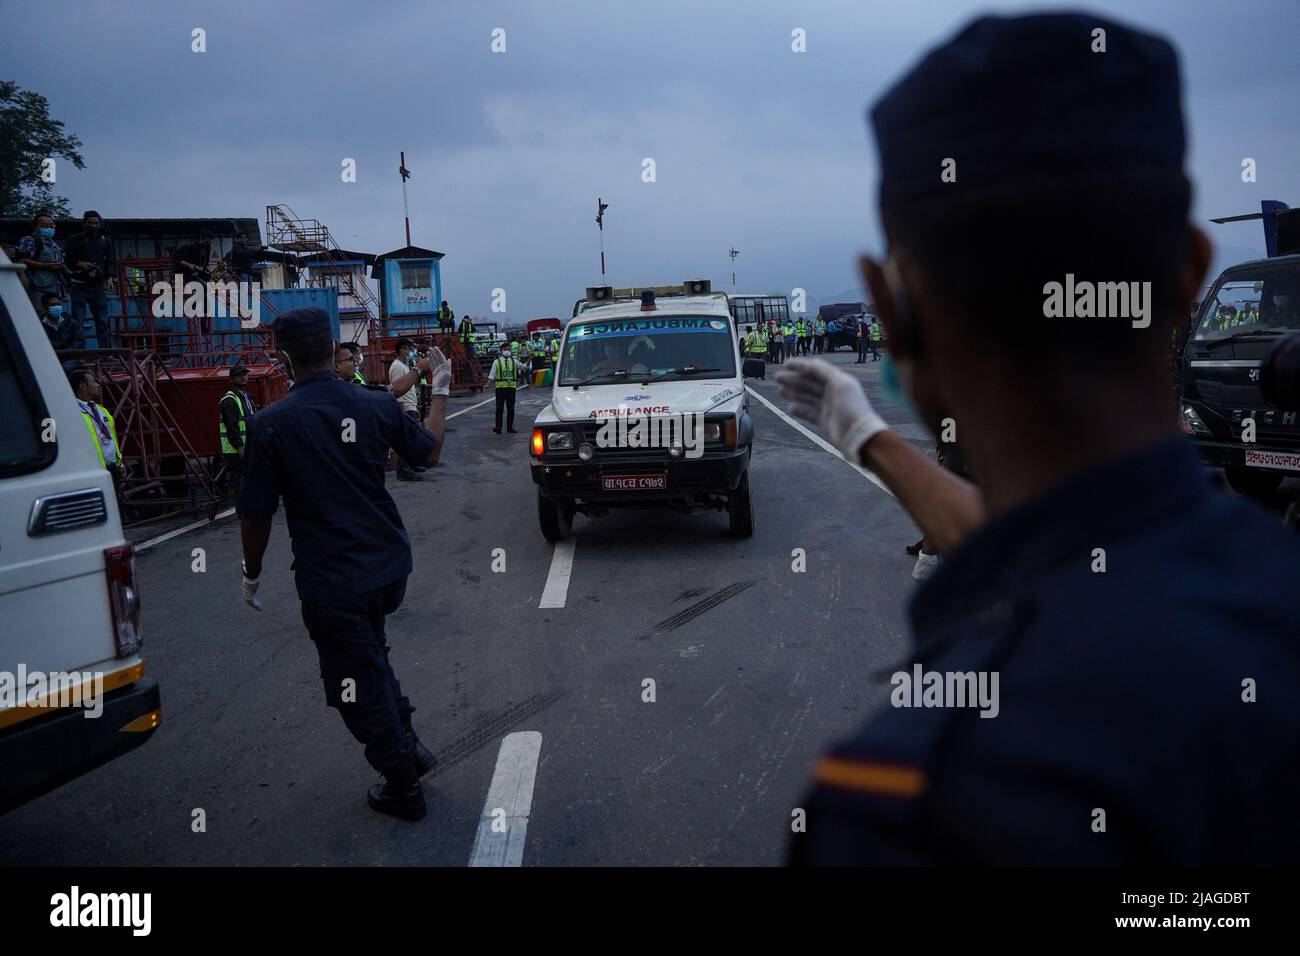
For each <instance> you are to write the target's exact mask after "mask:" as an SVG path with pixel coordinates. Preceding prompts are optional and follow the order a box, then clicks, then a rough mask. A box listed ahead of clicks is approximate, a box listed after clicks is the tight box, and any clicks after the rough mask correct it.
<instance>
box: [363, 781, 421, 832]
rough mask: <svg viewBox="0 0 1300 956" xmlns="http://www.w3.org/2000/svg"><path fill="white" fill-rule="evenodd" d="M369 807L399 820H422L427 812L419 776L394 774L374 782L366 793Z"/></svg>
mask: <svg viewBox="0 0 1300 956" xmlns="http://www.w3.org/2000/svg"><path fill="white" fill-rule="evenodd" d="M366 802H367V803H369V804H370V807H371V809H373V810H378V811H379V812H380V813H386V814H388V815H389V816H390V817H397V818H398V819H399V820H411V821H415V820H423V819H424V815H425V814H426V813H427V812H428V810H429V808H428V805H427V804H426V803H425V802H424V791H423V790H422V789H420V778H419V777H414V778H412V777H410V776H406V775H397V774H394V775H393V776H392V777H389V778H387V779H385V781H384V782H383V783H377V784H374V785H373V786H372V787H371V788H370V791H369V792H368V793H367V794H366Z"/></svg>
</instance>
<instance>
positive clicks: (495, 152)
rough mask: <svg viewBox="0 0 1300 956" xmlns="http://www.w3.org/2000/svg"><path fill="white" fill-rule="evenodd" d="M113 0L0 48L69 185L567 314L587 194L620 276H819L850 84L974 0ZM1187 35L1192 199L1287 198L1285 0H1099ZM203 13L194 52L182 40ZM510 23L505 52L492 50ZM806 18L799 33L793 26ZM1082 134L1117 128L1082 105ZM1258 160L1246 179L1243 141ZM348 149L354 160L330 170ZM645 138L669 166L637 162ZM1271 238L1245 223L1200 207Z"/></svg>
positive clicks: (119, 211) (1297, 146) (56, 14)
mask: <svg viewBox="0 0 1300 956" xmlns="http://www.w3.org/2000/svg"><path fill="white" fill-rule="evenodd" d="M809 6H810V5H807V4H802V3H741V2H735V3H708V4H703V3H697V2H678V0H674V2H656V3H653V4H650V3H646V4H640V3H597V2H590V3H560V2H558V0H553V2H520V3H490V2H479V3H449V2H434V3H430V2H423V0H422V2H411V3H390V2H383V3H373V4H360V3H354V2H343V0H313V2H302V3H276V4H263V3H225V4H209V3H202V4H199V3H193V4H190V3H165V2H154V0H135V2H131V3H108V2H105V3H86V4H76V5H73V4H65V3H47V4H28V5H9V6H8V7H7V11H6V33H5V35H4V37H3V38H2V39H0V57H2V59H3V62H4V63H5V64H6V65H7V66H8V71H7V75H8V76H11V77H12V78H14V79H15V80H17V81H18V82H19V83H20V84H22V85H24V86H26V87H28V88H31V89H35V90H37V91H39V92H41V93H43V94H44V95H46V96H47V97H48V98H49V99H50V101H51V104H52V107H53V110H54V112H55V115H56V116H58V117H59V118H61V119H63V120H65V121H66V122H67V124H68V127H69V128H70V129H71V130H73V131H74V132H76V133H77V134H78V135H80V136H81V137H82V139H83V140H84V141H85V156H86V160H87V168H86V170H84V171H83V172H75V171H64V173H63V175H62V176H61V179H60V183H59V186H60V190H61V191H62V192H64V193H65V194H66V195H68V196H69V197H70V198H71V199H72V201H73V204H74V207H76V208H77V209H80V208H83V207H85V206H88V205H93V206H95V207H96V208H98V209H100V210H101V211H103V212H104V213H105V214H106V215H139V216H162V215H178V216H179V215H200V214H204V215H226V216H230V215H243V216H249V215H251V216H258V217H261V216H263V215H264V209H265V206H266V205H267V204H268V203H272V202H285V203H288V204H289V205H291V206H292V207H293V208H294V209H295V210H297V212H298V213H299V214H300V215H304V216H311V217H315V218H318V219H320V220H322V221H324V222H325V223H326V224H328V225H329V226H330V228H331V229H332V230H333V232H334V233H335V235H336V237H337V238H338V239H339V240H340V242H342V243H344V244H345V245H347V246H349V247H353V248H362V249H368V250H371V251H383V250H386V249H389V248H393V247H395V246H397V245H400V244H401V243H402V241H403V237H402V223H401V209H402V204H401V192H400V188H399V182H398V179H397V176H396V166H397V154H398V151H399V150H405V151H406V154H407V162H408V165H409V166H410V167H411V168H412V169H413V170H414V173H415V176H414V178H413V179H412V180H411V182H410V186H409V188H410V198H411V215H412V220H413V237H414V239H415V241H416V242H417V243H419V244H422V245H427V246H432V247H434V248H437V249H440V250H442V251H444V252H446V253H447V259H446V261H445V263H444V279H445V283H446V291H447V294H448V297H449V298H450V299H451V300H452V302H453V304H455V305H456V306H457V308H458V311H462V312H463V311H469V312H474V313H483V312H486V311H487V309H488V303H489V297H490V293H491V290H492V289H493V288H495V287H503V288H505V289H506V290H507V293H508V297H509V298H508V303H509V307H510V312H509V317H510V318H511V319H523V318H527V317H531V316H534V315H544V314H564V313H565V312H567V309H568V308H569V307H570V306H571V305H572V302H573V299H574V298H575V297H576V295H577V293H578V292H579V291H580V290H581V289H582V287H584V286H585V285H587V284H588V283H590V282H591V281H593V280H594V278H595V277H596V274H597V272H598V268H597V267H598V255H597V254H598V245H597V235H596V230H595V224H594V222H593V217H594V214H595V208H594V207H595V198H596V195H597V194H600V195H602V196H604V197H605V199H606V200H607V201H609V202H611V208H610V211H609V214H608V220H607V228H606V249H607V253H608V259H609V262H610V266H611V271H612V278H613V279H614V280H615V281H617V282H642V281H656V282H668V281H676V280H679V279H682V278H686V277H688V276H695V275H705V276H710V277H712V278H714V279H715V280H717V281H719V282H722V281H723V280H724V278H725V277H726V276H727V275H728V273H729V269H730V263H729V261H728V260H727V256H726V250H727V249H728V247H729V246H731V245H735V246H736V247H738V248H739V249H740V250H741V257H740V259H739V261H738V263H737V271H738V273H739V278H740V284H741V285H743V286H745V287H748V288H750V289H758V290H764V291H770V290H777V289H786V290H788V289H791V288H794V287H796V286H798V287H802V288H805V289H807V290H808V291H809V293H810V294H812V295H814V296H816V295H819V294H829V293H831V292H834V291H836V290H841V289H846V288H853V287H854V286H856V284H857V277H856V275H855V272H854V265H853V262H854V256H855V254H856V252H857V251H858V250H860V249H863V248H878V246H879V234H878V226H877V221H876V217H875V213H874V206H873V201H872V194H873V190H874V186H875V169H874V160H873V157H872V150H871V143H870V140H869V138H868V136H867V133H866V129H865V125H864V122H863V111H864V108H865V106H866V105H867V103H868V102H869V101H871V100H873V99H874V98H875V97H876V96H878V95H879V94H880V93H881V92H882V91H883V90H884V89H885V88H886V87H887V85H888V84H889V83H890V82H891V81H892V80H893V79H894V78H895V77H896V76H897V75H898V74H899V73H900V72H901V70H903V69H904V68H906V66H907V65H909V64H910V63H911V62H913V61H914V60H915V59H916V58H917V57H918V56H920V55H921V54H922V53H923V52H924V51H925V50H926V49H928V48H929V47H931V46H933V45H934V44H935V43H937V42H940V41H941V40H942V39H943V38H945V37H946V36H948V35H950V34H951V33H952V32H954V31H955V30H956V29H957V28H958V27H959V26H960V25H961V24H962V23H963V22H964V21H965V20H967V19H968V18H969V17H970V16H972V15H974V14H975V13H976V12H978V11H979V10H980V9H981V8H980V7H976V6H974V5H971V4H965V3H948V2H945V3H927V4H925V5H924V6H923V8H922V7H920V6H918V5H916V4H892V5H882V4H863V3H819V4H816V5H811V7H812V8H811V9H809V8H808V7H809ZM1098 9H1100V10H1104V11H1107V12H1108V14H1109V15H1111V16H1115V17H1117V18H1120V19H1125V20H1131V21H1133V22H1136V23H1138V24H1140V25H1143V26H1146V27H1148V28H1151V29H1155V30H1158V31H1160V32H1163V33H1165V34H1167V35H1168V36H1170V37H1171V38H1172V39H1173V40H1174V42H1175V43H1176V44H1177V45H1178V47H1179V49H1180V51H1181V53H1182V56H1183V61H1184V66H1185V71H1186V83H1187V110H1188V116H1189V125H1190V127H1191V134H1192V136H1191V144H1192V149H1191V157H1190V165H1191V171H1192V175H1193V179H1194V181H1195V182H1196V185H1197V194H1196V195H1197V199H1196V215H1197V216H1198V217H1199V218H1201V219H1205V218H1208V217H1209V216H1212V215H1224V214H1230V213H1236V212H1247V211H1252V210H1254V209H1257V208H1258V203H1259V200H1260V199H1261V198H1278V199H1282V200H1284V201H1300V196H1296V195H1294V194H1292V193H1290V192H1288V191H1289V190H1294V188H1295V184H1296V183H1297V182H1300V175H1298V174H1300V133H1298V132H1297V128H1296V126H1295V124H1294V123H1293V122H1292V121H1291V120H1292V116H1293V111H1294V104H1293V96H1294V90H1295V89H1297V88H1300V68H1297V61H1296V58H1295V57H1294V50H1293V44H1292V38H1293V37H1294V36H1295V35H1296V34H1297V27H1300V13H1297V8H1296V6H1295V4H1294V2H1292V0H1277V2H1273V0H1264V2H1257V3H1252V4H1251V5H1250V8H1249V15H1248V16H1247V15H1244V14H1243V13H1242V12H1241V11H1240V10H1238V9H1236V8H1233V7H1231V6H1230V5H1225V4H1218V3H1210V2H1181V0H1180V2H1174V0H1169V2H1160V3H1133V2H1127V3H1105V4H1101V5H1098ZM195 27H202V28H203V29H205V30H206V31H207V44H208V52H207V53H205V54H195V53H192V52H191V51H190V31H191V30H192V29H193V28H195ZM496 27H501V28H504V29H505V30H506V42H507V52H506V53H505V54H500V55H497V54H493V53H491V52H490V49H489V44H490V42H491V31H492V30H493V29H494V28H496ZM795 28H802V29H805V30H806V31H807V36H808V52H807V53H806V54H799V55H796V54H794V53H792V52H791V51H790V32H791V30H793V29H795ZM1098 135H1105V131H1104V130H1099V131H1098ZM1247 156H1249V157H1252V158H1254V159H1255V160H1256V162H1257V163H1258V168H1259V181H1258V183H1256V184H1243V183H1242V182H1241V181H1240V162H1241V160H1242V158H1243V157H1247ZM344 157H351V158H354V159H356V160H357V163H358V170H359V180H358V182H357V183H355V184H344V183H342V182H341V180H340V177H339V172H340V162H341V161H342V159H343V158H344ZM645 157H652V158H654V159H655V161H656V164H657V176H658V181H657V182H655V183H653V184H646V183H642V182H641V179H640V176H641V162H642V159H643V158H645ZM1209 228H1210V229H1211V230H1212V232H1211V235H1212V236H1213V237H1214V238H1215V239H1216V241H1218V242H1220V243H1222V244H1223V245H1225V246H1234V247H1243V246H1245V247H1252V248H1262V240H1261V239H1260V235H1259V229H1258V226H1257V225H1255V224H1243V225H1239V226H1229V227H1213V226H1211V227H1209Z"/></svg>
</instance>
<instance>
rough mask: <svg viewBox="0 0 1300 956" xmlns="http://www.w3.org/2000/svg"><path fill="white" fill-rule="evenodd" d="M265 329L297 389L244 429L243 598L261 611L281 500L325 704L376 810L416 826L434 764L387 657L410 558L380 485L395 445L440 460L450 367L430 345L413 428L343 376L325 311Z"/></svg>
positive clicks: (378, 396)
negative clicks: (365, 776) (373, 779)
mask: <svg viewBox="0 0 1300 956" xmlns="http://www.w3.org/2000/svg"><path fill="white" fill-rule="evenodd" d="M272 330H273V332H274V333H275V338H276V342H277V344H278V346H279V347H280V349H281V350H282V351H283V353H284V356H285V359H286V361H287V363H288V365H289V369H290V373H291V375H292V377H293V379H294V385H293V388H292V389H291V390H290V391H289V394H288V395H287V396H285V397H284V398H282V399H280V400H279V401H278V402H276V403H274V404H272V405H269V406H267V407H266V408H264V409H262V410H261V411H260V412H258V413H257V414H256V415H255V416H254V417H253V420H252V421H251V422H250V423H249V426H248V435H247V446H248V447H247V451H246V453H245V461H244V465H245V473H244V485H243V489H242V491H241V493H240V496H239V504H238V513H239V517H240V533H241V537H242V539H243V547H244V598H245V600H246V601H247V602H248V603H249V604H250V605H251V606H252V607H254V608H257V609H258V610H260V609H261V603H260V600H259V599H258V597H257V591H258V587H259V584H260V579H261V574H262V556H263V554H264V553H265V551H266V545H267V541H268V539H269V538H270V534H271V518H272V516H273V515H274V514H275V511H276V507H277V505H278V503H279V501H280V500H281V499H283V500H284V510H285V519H286V522H287V524H288V527H289V536H290V538H291V541H292V545H293V556H294V563H293V570H294V578H295V582H296V584H297V589H298V597H299V599H300V600H301V602H302V619H303V623H304V624H305V625H306V627H307V632H308V634H309V635H310V636H311V639H312V641H313V642H314V643H315V645H316V650H317V653H318V654H319V657H320V669H321V678H322V680H323V681H324V683H325V701H326V703H327V704H328V705H329V706H330V707H334V708H337V709H338V710H339V712H340V714H341V715H342V717H343V722H344V723H345V724H346V725H347V728H348V730H350V731H351V732H352V735H353V736H354V737H356V739H357V740H358V741H360V742H361V743H362V744H364V745H365V755H366V759H367V760H368V761H369V762H370V764H371V766H373V767H374V768H375V769H376V770H377V771H379V773H380V774H382V775H383V777H384V783H382V784H376V785H375V786H373V787H371V788H370V791H369V794H368V799H369V802H370V806H372V807H373V808H374V809H376V810H378V811H380V812H382V813H387V814H390V815H393V816H397V817H401V818H402V819H407V820H418V819H420V818H422V817H423V816H424V815H425V810H426V808H425V800H424V794H423V792H422V791H421V789H420V777H421V776H423V775H424V774H426V773H428V772H429V771H430V770H431V769H433V766H434V764H435V763H436V760H435V758H434V756H433V754H432V753H430V752H429V751H428V750H427V749H426V748H425V747H424V745H423V744H421V743H420V740H419V738H418V737H417V736H416V734H415V731H414V730H413V729H412V727H411V714H412V712H413V711H414V709H415V708H414V707H412V706H411V703H410V701H409V700H408V699H407V698H406V696H405V695H404V694H403V693H402V689H401V686H400V685H399V684H398V682H397V677H396V675H395V674H394V673H393V668H392V665H391V664H390V663H389V660H388V643H387V641H386V639H385V635H384V618H385V616H387V615H389V614H392V613H393V612H394V611H396V610H397V608H398V606H399V605H400V604H401V603H402V598H403V596H404V595H405V593H406V579H407V576H408V575H409V574H410V573H411V570H412V562H411V543H410V539H409V538H408V537H407V533H406V529H405V527H404V526H403V525H402V518H401V516H400V515H399V514H398V512H397V506H396V505H395V504H394V503H393V499H392V498H390V497H389V495H388V492H387V491H386V490H385V489H384V465H385V463H386V461H387V458H388V449H389V448H392V449H394V450H395V451H396V452H397V454H399V455H401V456H402V457H403V458H404V459H405V460H406V462H407V463H408V464H409V465H412V466H415V465H424V466H430V467H431V466H433V465H435V464H437V462H438V457H439V454H440V453H441V451H442V444H443V435H444V428H445V426H444V418H445V415H446V404H447V393H448V388H449V386H450V384H451V363H450V362H449V361H448V360H447V359H446V358H445V357H444V356H443V354H442V352H441V351H439V350H437V349H434V350H433V354H432V356H431V360H430V367H429V376H430V384H431V387H432V390H433V393H434V394H433V399H432V402H431V405H430V409H429V414H428V417H427V418H426V419H425V421H424V423H423V425H421V424H419V423H418V422H416V421H414V420H412V419H411V418H408V417H407V416H406V415H403V414H402V412H401V410H400V409H399V408H398V406H397V402H396V401H395V400H394V399H393V396H392V395H391V394H390V393H389V392H388V390H387V389H386V388H383V387H382V386H379V387H369V386H358V385H356V384H355V383H352V382H347V381H343V380H342V379H340V378H339V377H338V375H337V374H336V373H335V370H334V357H335V349H336V343H335V341H334V339H333V337H332V335H331V331H330V324H329V317H328V316H327V315H326V313H325V312H324V311H323V310H321V309H315V308H305V309H294V310H292V311H289V312H285V313H283V314H282V315H280V316H279V317H278V318H277V319H276V321H275V323H274V325H273V326H272Z"/></svg>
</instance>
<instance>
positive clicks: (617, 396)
mask: <svg viewBox="0 0 1300 956" xmlns="http://www.w3.org/2000/svg"><path fill="white" fill-rule="evenodd" d="M749 364H757V365H758V366H759V369H758V370H757V372H756V374H761V366H762V363H761V362H757V363H745V362H742V360H741V357H740V354H739V341H738V339H737V333H736V326H735V323H734V322H733V321H732V315H731V311H730V309H729V307H728V302H727V296H726V294H725V293H721V292H717V293H715V292H713V291H712V290H711V287H710V284H709V283H708V282H707V281H706V280H702V279H696V280H691V281H689V282H686V283H683V284H682V285H681V286H660V287H655V288H647V289H641V290H638V289H628V290H615V289H612V288H609V287H608V286H599V287H593V288H591V289H588V290H587V296H586V298H585V299H579V300H578V302H577V304H576V305H575V306H574V317H573V319H572V320H571V321H570V322H569V324H568V326H567V328H565V330H564V338H563V339H562V340H561V345H560V355H559V361H558V364H557V366H556V369H555V377H554V383H553V385H552V388H551V400H550V404H548V405H547V406H546V407H545V408H544V409H542V411H541V414H539V415H538V416H537V420H536V421H535V422H534V423H533V434H532V442H531V452H532V457H531V459H530V461H531V474H532V478H533V482H534V484H536V485H537V515H538V521H539V523H540V525H541V530H542V535H543V536H544V537H545V538H546V539H547V540H548V541H559V540H561V539H563V538H565V537H567V536H568V535H569V534H570V533H571V531H572V522H573V516H574V515H575V514H583V515H588V516H593V517H594V516H600V515H604V514H606V513H607V512H609V511H611V510H615V509H618V510H622V509H633V508H671V509H673V510H675V511H680V512H685V513H693V512H701V511H714V510H716V511H725V512H726V513H727V519H728V529H729V531H730V533H731V534H732V535H734V536H736V537H740V538H747V537H749V536H750V535H752V534H753V533H754V509H753V504H752V499H751V495H750V490H749V461H750V456H751V452H752V447H753V440H754V425H753V421H752V419H751V418H750V414H749V396H748V393H747V392H746V391H745V383H744V379H743V375H744V374H745V369H746V366H747V365H749Z"/></svg>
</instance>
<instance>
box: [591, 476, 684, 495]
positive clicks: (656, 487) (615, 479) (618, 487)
mask: <svg viewBox="0 0 1300 956" xmlns="http://www.w3.org/2000/svg"><path fill="white" fill-rule="evenodd" d="M601 483H602V484H603V486H604V488H605V490H606V491H662V490H664V489H665V488H667V487H668V476H667V475H605V476H604V477H603V478H602V479H601Z"/></svg>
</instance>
